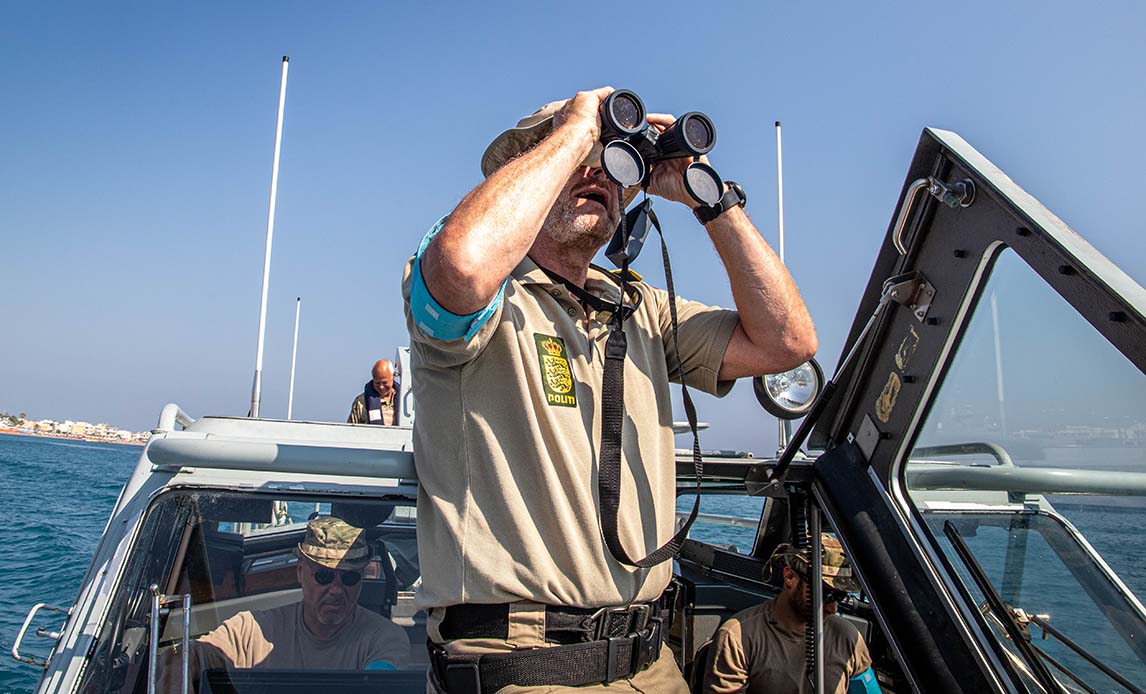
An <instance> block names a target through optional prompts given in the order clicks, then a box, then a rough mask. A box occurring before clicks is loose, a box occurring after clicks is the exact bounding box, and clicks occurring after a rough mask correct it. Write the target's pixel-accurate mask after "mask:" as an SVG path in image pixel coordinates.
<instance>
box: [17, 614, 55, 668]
mask: <svg viewBox="0 0 1146 694" xmlns="http://www.w3.org/2000/svg"><path fill="white" fill-rule="evenodd" d="M40 610H44V611H46V612H58V613H60V614H64V615H66V614H68V612H69V610H68V609H67V608H64V607H54V606H52V605H48V604H46V603H42V602H38V603H36V604H35V605H33V606H32V609H31V610H30V611H29V612H28V616H27V617H25V618H24V624H23V626H21V627H20V632H19V633H17V634H16V640H15V641H14V642H13V643H12V657H13V658H15V659H16V660H17V661H19V662H21V663H27V664H28V665H36V666H39V667H43V668H46V667H48V661H47V659H43V660H41V659H39V658H35V657H33V656H29V655H20V644H22V643H23V642H24V634H26V633H27V632H28V627H29V626H31V625H32V620H33V619H35V618H36V613H37V612H39V611H40ZM36 636H39V637H40V638H43V639H50V640H51V641H52V642H53V644H54V643H55V642H57V641H59V640H60V632H59V631H50V630H49V629H48V628H47V627H43V626H41V627H38V628H37V629H36Z"/></svg>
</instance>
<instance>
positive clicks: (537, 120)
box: [481, 99, 640, 207]
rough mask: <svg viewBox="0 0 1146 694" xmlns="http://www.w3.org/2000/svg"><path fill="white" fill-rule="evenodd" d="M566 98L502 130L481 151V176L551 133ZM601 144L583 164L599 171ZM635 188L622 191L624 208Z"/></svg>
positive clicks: (596, 144)
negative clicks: (555, 118)
mask: <svg viewBox="0 0 1146 694" xmlns="http://www.w3.org/2000/svg"><path fill="white" fill-rule="evenodd" d="M567 101H568V99H563V100H561V101H550V102H549V103H547V104H545V105H544V106H542V107H541V108H539V109H537V110H536V111H534V112H533V113H531V114H529V115H528V116H526V117H524V118H522V119H521V120H519V121H517V125H516V126H515V127H512V128H510V129H509V130H506V131H505V132H503V133H502V134H500V135H498V136H497V137H496V138H494V140H493V142H491V143H489V146H488V147H486V148H485V153H484V154H482V156H481V173H482V175H483V176H485V177H486V178H489V176H490V175H491V174H492V173H493V172H494V171H497V170H498V169H500V168H501V167H502V166H504V165H505V163H506V162H507V161H509V160H510V159H513V158H514V157H516V156H519V155H521V154H522V153H524V152H527V151H529V150H530V149H532V148H533V147H534V146H535V145H536V144H537V143H538V142H541V141H542V140H544V139H545V138H546V137H547V136H548V135H549V133H550V132H552V131H553V116H554V115H555V114H556V113H557V112H558V111H560V110H561V107H562V106H564V105H565V103H566V102H567ZM601 149H602V148H601V143H600V142H597V143H595V144H594V145H593V149H592V150H590V151H589V156H587V157H586V158H585V162H584V165H585V166H592V167H595V168H600V166H601ZM639 192H640V187H639V186H632V187H631V188H626V189H625V196H624V203H625V207H628V206H629V203H630V202H632V201H633V198H635V197H637V193H639Z"/></svg>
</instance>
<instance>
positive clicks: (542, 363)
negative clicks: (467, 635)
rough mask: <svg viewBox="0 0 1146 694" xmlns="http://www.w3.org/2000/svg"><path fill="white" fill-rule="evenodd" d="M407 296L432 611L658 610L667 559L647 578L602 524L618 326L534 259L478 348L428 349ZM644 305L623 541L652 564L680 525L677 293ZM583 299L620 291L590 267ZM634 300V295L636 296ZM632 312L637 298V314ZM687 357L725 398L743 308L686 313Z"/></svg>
mask: <svg viewBox="0 0 1146 694" xmlns="http://www.w3.org/2000/svg"><path fill="white" fill-rule="evenodd" d="M412 269H413V263H412V261H411V263H409V264H407V266H406V276H405V280H404V282H403V287H402V292H403V296H404V297H405V299H406V316H407V325H408V328H409V331H410V342H411V347H410V351H411V360H412V365H413V370H414V378H413V384H414V385H413V387H414V397H415V399H416V401H417V403H418V417H417V419H416V420H415V422H414V457H415V461H416V464H417V469H418V481H419V483H420V489H419V493H418V547H419V559H420V563H421V569H422V586H421V590H420V591H419V594H418V602H419V604H420V605H421V606H423V607H436V606H445V605H454V604H460V603H503V602H514V601H519V600H530V601H533V602H538V603H544V604H551V605H552V604H555V605H571V606H578V607H600V606H606V605H622V604H627V603H630V602H633V601H636V600H651V599H653V598H655V597H657V596H658V595H659V594H660V593H661V592H662V591H663V590H664V588H665V586H666V585H667V584H668V580H669V578H670V575H671V562H664V563H662V564H660V565H659V566H656V567H654V568H652V569H648V570H641V569H634V568H631V567H627V566H624V565H623V564H621V563H619V562H617V561H616V560H614V559H613V558H612V556H611V555H610V554H609V551H608V549H607V548H606V547H605V544H604V540H603V537H602V534H601V529H600V523H599V521H598V514H599V503H598V499H597V460H598V452H599V447H600V442H601V383H602V379H603V369H604V348H605V341H606V338H607V337H608V332H609V331H608V326H607V323H608V321H609V316H608V315H607V314H605V313H600V314H598V313H597V312H595V311H590V312H589V313H588V314H587V313H586V312H585V310H584V309H583V308H582V306H581V304H580V302H579V301H577V300H576V299H575V298H574V297H573V296H572V295H571V294H570V293H569V291H568V290H567V289H566V288H565V287H564V286H562V285H560V284H555V283H553V282H552V281H551V280H550V279H549V277H548V276H547V275H545V273H544V272H542V271H541V270H540V269H539V268H538V267H537V265H536V264H534V263H533V261H532V260H530V259H529V258H525V259H524V260H522V261H521V263H520V264H519V265H518V266H517V268H515V269H514V271H513V273H512V274H511V276H510V278H509V280H508V282H507V283H506V286H505V290H504V299H503V302H502V304H501V306H500V308H498V310H497V311H496V312H495V313H494V314H493V315H492V317H491V318H490V319H489V320H488V321H487V322H486V323H485V324H484V326H482V327H481V328H480V329H479V330H478V331H477V332H476V333H475V334H474V335H473V336H472V337H471V338H470V339H469V340H466V339H465V338H458V339H453V340H441V339H435V338H434V337H432V335H431V333H432V331H433V328H432V327H430V326H425V325H419V324H417V322H416V320H415V319H414V317H413V315H412V313H411V310H410V288H411V278H412V274H411V273H412ZM631 286H632V287H634V289H635V291H636V292H639V294H640V296H641V304H640V306H639V307H638V309H637V311H636V313H635V314H634V316H633V317H632V318H630V319H629V320H627V321H626V322H625V334H626V336H627V338H628V355H627V359H626V362H625V376H624V381H625V382H624V392H625V419H624V424H623V435H622V460H621V476H622V482H621V484H622V486H621V515H620V519H619V536H620V538H621V541H622V543H623V544H624V547H625V548H626V549H627V550H628V552H629V554H630V555H632V556H634V557H640V556H645V555H646V554H648V553H649V552H651V551H652V550H654V549H656V548H657V547H659V546H660V545H661V544H663V543H664V542H665V541H666V540H668V539H669V538H670V537H671V536H672V534H673V530H674V527H675V520H676V519H675V463H674V440H673V434H672V396H671V394H670V390H669V382H670V380H676V359H675V352H674V351H673V350H672V349H671V346H670V345H671V340H672V332H671V329H670V323H669V301H668V294H667V293H666V292H664V291H663V290H660V289H656V288H653V287H651V286H649V285H647V284H644V283H636V284H635V285H631ZM586 289H588V290H589V291H590V292H592V293H594V294H597V295H598V296H602V297H605V298H608V299H609V300H611V301H615V299H616V297H617V296H618V295H619V288H618V286H617V284H616V283H615V282H614V281H613V278H612V277H611V276H609V275H607V274H606V273H605V272H604V271H602V270H600V269H597V268H592V269H590V272H589V279H588V282H587V284H586ZM632 293H633V292H630V294H632ZM631 300H632V299H631V298H630V301H631ZM676 305H677V310H678V315H679V321H680V327H679V341H680V354H681V358H682V361H683V363H684V373H685V380H686V381H687V383H688V385H689V386H690V387H692V388H697V389H700V390H703V391H705V392H709V393H715V394H718V395H723V394H725V393H727V392H728V391H729V390H730V389H731V387H732V385H733V384H732V382H718V380H717V373H718V372H719V370H720V365H721V363H722V361H723V359H724V351H725V349H726V348H727V346H728V341H729V340H730V339H731V337H732V333H733V331H734V330H735V328H736V326H737V324H738V321H739V318H738V316H737V314H736V312H735V311H729V310H725V309H719V308H713V307H710V306H706V305H703V304H699V303H696V302H692V301H686V300H683V299H679V298H678V299H677V302H676Z"/></svg>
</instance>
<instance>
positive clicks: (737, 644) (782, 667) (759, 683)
mask: <svg viewBox="0 0 1146 694" xmlns="http://www.w3.org/2000/svg"><path fill="white" fill-rule="evenodd" d="M774 605H775V602H774V601H772V600H769V601H767V602H764V603H761V604H759V605H756V606H755V607H750V608H748V609H747V610H744V611H742V612H739V613H737V614H736V615H733V616H732V618H730V619H729V620H728V621H727V622H725V623H724V624H722V625H721V626H720V629H718V630H717V631H716V636H715V637H714V638H713V642H712V668H711V669H710V670H709V671H708V672H707V673H706V674H705V677H704V692H705V694H733V693H734V692H747V693H748V694H812V685H811V683H810V682H809V681H808V678H807V676H806V675H805V666H804V634H803V632H802V631H799V632H797V631H791V630H789V629H786V628H785V627H784V626H783V625H782V624H780V622H779V621H778V620H777V619H776V617H775V615H774V613H773V609H774ZM869 667H871V656H870V655H869V654H868V650H867V644H866V643H864V640H863V636H862V635H860V633H859V630H857V629H856V628H855V627H854V626H852V625H851V624H850V623H849V622H848V621H847V620H846V619H844V618H843V617H840V616H839V615H830V616H828V617H827V618H826V619H825V620H824V675H825V676H824V681H825V683H826V685H827V690H828V691H829V692H835V693H836V694H846V692H847V689H848V680H849V679H851V678H852V677H855V676H856V675H858V674H860V673H861V672H864V671H865V670H867V669H868V668H869Z"/></svg>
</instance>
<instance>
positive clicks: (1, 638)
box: [0, 436, 141, 694]
mask: <svg viewBox="0 0 1146 694" xmlns="http://www.w3.org/2000/svg"><path fill="white" fill-rule="evenodd" d="M140 450H141V449H140V448H139V447H138V446H123V445H116V444H107V443H87V442H85V441H68V440H60V439H48V438H33V437H29V436H0V648H2V649H3V652H2V653H0V694H8V693H9V692H11V693H13V694H15V693H17V692H20V693H23V692H30V691H31V690H32V688H33V687H34V686H35V684H36V682H37V681H39V678H40V673H41V672H42V670H41V669H40V668H38V667H35V666H33V665H25V664H23V663H18V662H16V661H15V660H13V659H12V657H11V655H10V652H11V650H12V642H13V641H14V640H15V638H16V633H17V632H18V631H19V630H20V625H21V624H22V623H23V621H24V616H25V615H26V614H27V613H28V610H29V609H31V607H32V605H34V604H36V603H38V602H46V603H48V604H49V605H56V606H59V607H65V608H66V607H69V606H71V604H72V601H73V600H75V598H76V594H77V593H78V592H79V587H80V582H81V581H82V580H83V577H84V573H85V572H86V571H87V568H88V563H89V562H90V561H91V558H92V552H94V551H95V546H96V543H97V542H98V541H99V538H100V536H101V535H102V534H103V528H104V524H105V523H107V519H108V516H109V515H110V514H111V509H112V506H114V505H115V500H116V498H117V497H118V496H119V491H120V489H122V488H123V484H124V482H126V481H127V478H128V477H129V476H130V474H131V470H132V468H133V467H134V466H135V463H136V461H138V460H139V452H140ZM62 616H63V615H59V614H55V613H51V612H40V613H39V614H38V615H37V616H36V622H35V624H50V625H52V628H57V627H58V626H59V625H60V624H62V623H63V620H62V619H59V618H60V617H62ZM34 631H35V626H33V627H32V628H31V629H29V632H30V633H29V634H28V635H27V636H25V637H24V643H23V644H22V645H21V648H20V653H21V655H24V654H25V653H31V654H34V655H37V656H39V657H41V658H42V657H43V655H44V654H46V653H47V648H45V647H46V646H51V642H50V641H48V640H46V639H42V638H38V637H36V635H35V633H34Z"/></svg>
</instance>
